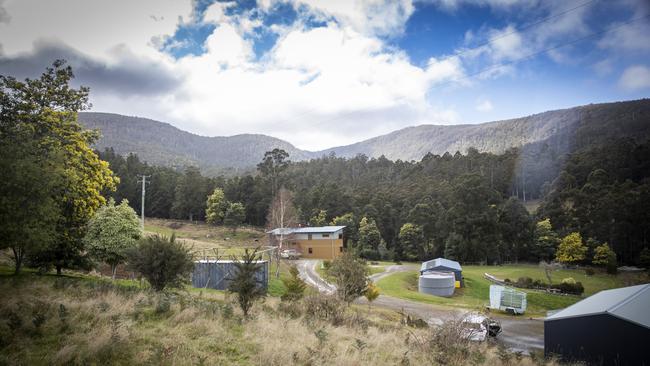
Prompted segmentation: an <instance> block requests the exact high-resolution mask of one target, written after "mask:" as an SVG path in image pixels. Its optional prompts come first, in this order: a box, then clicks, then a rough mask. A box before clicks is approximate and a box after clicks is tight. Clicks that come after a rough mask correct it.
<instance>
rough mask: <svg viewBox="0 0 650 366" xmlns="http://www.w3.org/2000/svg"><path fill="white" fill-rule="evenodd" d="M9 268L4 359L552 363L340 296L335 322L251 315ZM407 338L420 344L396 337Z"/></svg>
mask: <svg viewBox="0 0 650 366" xmlns="http://www.w3.org/2000/svg"><path fill="white" fill-rule="evenodd" d="M10 272H11V269H10V268H7V267H0V292H1V293H2V294H9V296H2V297H0V314H3V318H2V319H0V365H5V364H6V365H109V364H110V365H131V364H143V365H289V364H299V365H369V364H372V365H396V364H403V365H405V364H410V365H425V364H426V365H431V364H436V363H444V364H454V365H477V364H483V365H502V364H503V365H506V364H512V362H514V361H517V364H523V365H535V364H537V365H540V364H545V363H544V362H543V361H542V362H541V363H540V362H539V361H537V362H534V361H533V360H532V359H531V358H527V357H523V358H522V357H519V356H514V355H511V356H508V355H505V356H507V357H505V358H504V355H503V354H502V353H499V350H498V349H497V348H496V347H495V346H493V345H490V344H472V343H468V342H464V343H463V342H460V341H459V340H457V339H454V340H452V341H450V342H449V343H447V341H446V340H440V339H438V338H435V339H434V338H432V336H431V334H432V332H431V331H430V330H428V329H414V328H409V327H406V326H404V325H402V324H401V323H400V322H399V319H400V318H399V316H396V313H395V312H392V311H386V310H384V309H374V308H373V309H370V308H367V307H365V306H363V307H362V308H359V307H356V306H351V307H347V306H345V305H343V304H341V303H337V302H336V300H334V299H332V298H323V299H321V300H320V301H326V302H327V303H328V304H329V305H328V306H330V307H331V306H335V307H336V312H335V314H336V319H337V320H336V323H335V322H334V320H331V319H329V318H327V317H323V316H322V315H318V314H315V313H314V312H313V311H309V310H308V307H307V301H305V302H295V303H289V304H288V303H281V302H280V301H279V300H278V299H277V298H266V299H264V300H262V301H260V302H259V303H258V304H256V305H255V306H254V307H253V311H252V316H250V317H249V318H244V317H243V316H242V313H241V312H240V311H239V309H238V307H237V304H236V301H235V298H234V296H226V295H225V294H224V293H222V292H219V291H210V290H201V289H193V290H191V291H189V292H188V291H184V290H172V291H166V292H165V293H154V292H152V291H151V290H150V289H148V288H146V287H142V286H141V285H140V283H139V282H137V281H128V280H118V281H111V280H108V279H106V278H101V277H94V276H88V275H83V274H79V273H74V272H68V273H67V274H66V275H63V276H56V275H51V274H46V275H37V274H35V273H33V272H32V271H26V272H25V273H23V274H21V275H19V276H13V275H10V274H9V273H10ZM287 309H291V311H288V310H287ZM405 339H414V340H415V341H410V342H409V341H400V342H396V340H405ZM420 340H421V341H420ZM459 350H461V351H462V352H461V351H459ZM550 364H554V363H553V362H550Z"/></svg>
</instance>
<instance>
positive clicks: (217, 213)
mask: <svg viewBox="0 0 650 366" xmlns="http://www.w3.org/2000/svg"><path fill="white" fill-rule="evenodd" d="M228 207H229V203H228V201H226V197H225V195H224V193H223V190H222V189H221V188H215V189H214V191H213V192H212V194H211V195H210V196H209V197H208V202H207V203H206V209H205V221H206V222H207V223H208V224H212V225H217V224H220V223H222V222H223V219H224V217H225V215H226V211H227V210H228Z"/></svg>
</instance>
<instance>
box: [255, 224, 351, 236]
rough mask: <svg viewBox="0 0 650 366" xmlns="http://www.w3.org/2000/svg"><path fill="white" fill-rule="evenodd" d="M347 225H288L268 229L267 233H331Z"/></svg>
mask: <svg viewBox="0 0 650 366" xmlns="http://www.w3.org/2000/svg"><path fill="white" fill-rule="evenodd" d="M344 228H345V226H311V227H286V228H283V229H281V228H277V229H273V230H270V231H267V232H266V233H267V234H275V235H280V234H283V235H289V234H321V233H322V234H329V233H335V232H337V231H339V230H342V229H344Z"/></svg>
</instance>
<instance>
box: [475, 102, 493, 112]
mask: <svg viewBox="0 0 650 366" xmlns="http://www.w3.org/2000/svg"><path fill="white" fill-rule="evenodd" d="M493 109H494V106H493V105H492V102H490V101H489V100H488V99H484V100H482V101H481V100H480V101H479V102H478V104H477V105H476V110H477V111H479V112H489V111H491V110H493Z"/></svg>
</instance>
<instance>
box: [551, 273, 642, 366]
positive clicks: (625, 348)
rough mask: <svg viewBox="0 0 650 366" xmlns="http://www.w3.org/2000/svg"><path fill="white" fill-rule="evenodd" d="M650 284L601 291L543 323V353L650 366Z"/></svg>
mask: <svg viewBox="0 0 650 366" xmlns="http://www.w3.org/2000/svg"><path fill="white" fill-rule="evenodd" d="M649 340H650V284H645V285H638V286H630V287H623V288H618V289H613V290H606V291H601V292H599V293H597V294H595V295H593V296H590V297H588V298H586V299H584V300H582V301H580V302H577V303H575V304H573V305H571V306H569V307H567V308H566V309H563V310H561V311H559V312H557V313H555V314H553V315H551V316H549V317H547V318H546V319H545V320H544V353H545V355H547V356H550V355H557V356H559V357H560V358H561V359H562V360H563V361H566V362H574V361H585V362H587V363H588V364H598V365H650V351H649V350H648V344H649V343H648V341H649Z"/></svg>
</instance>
